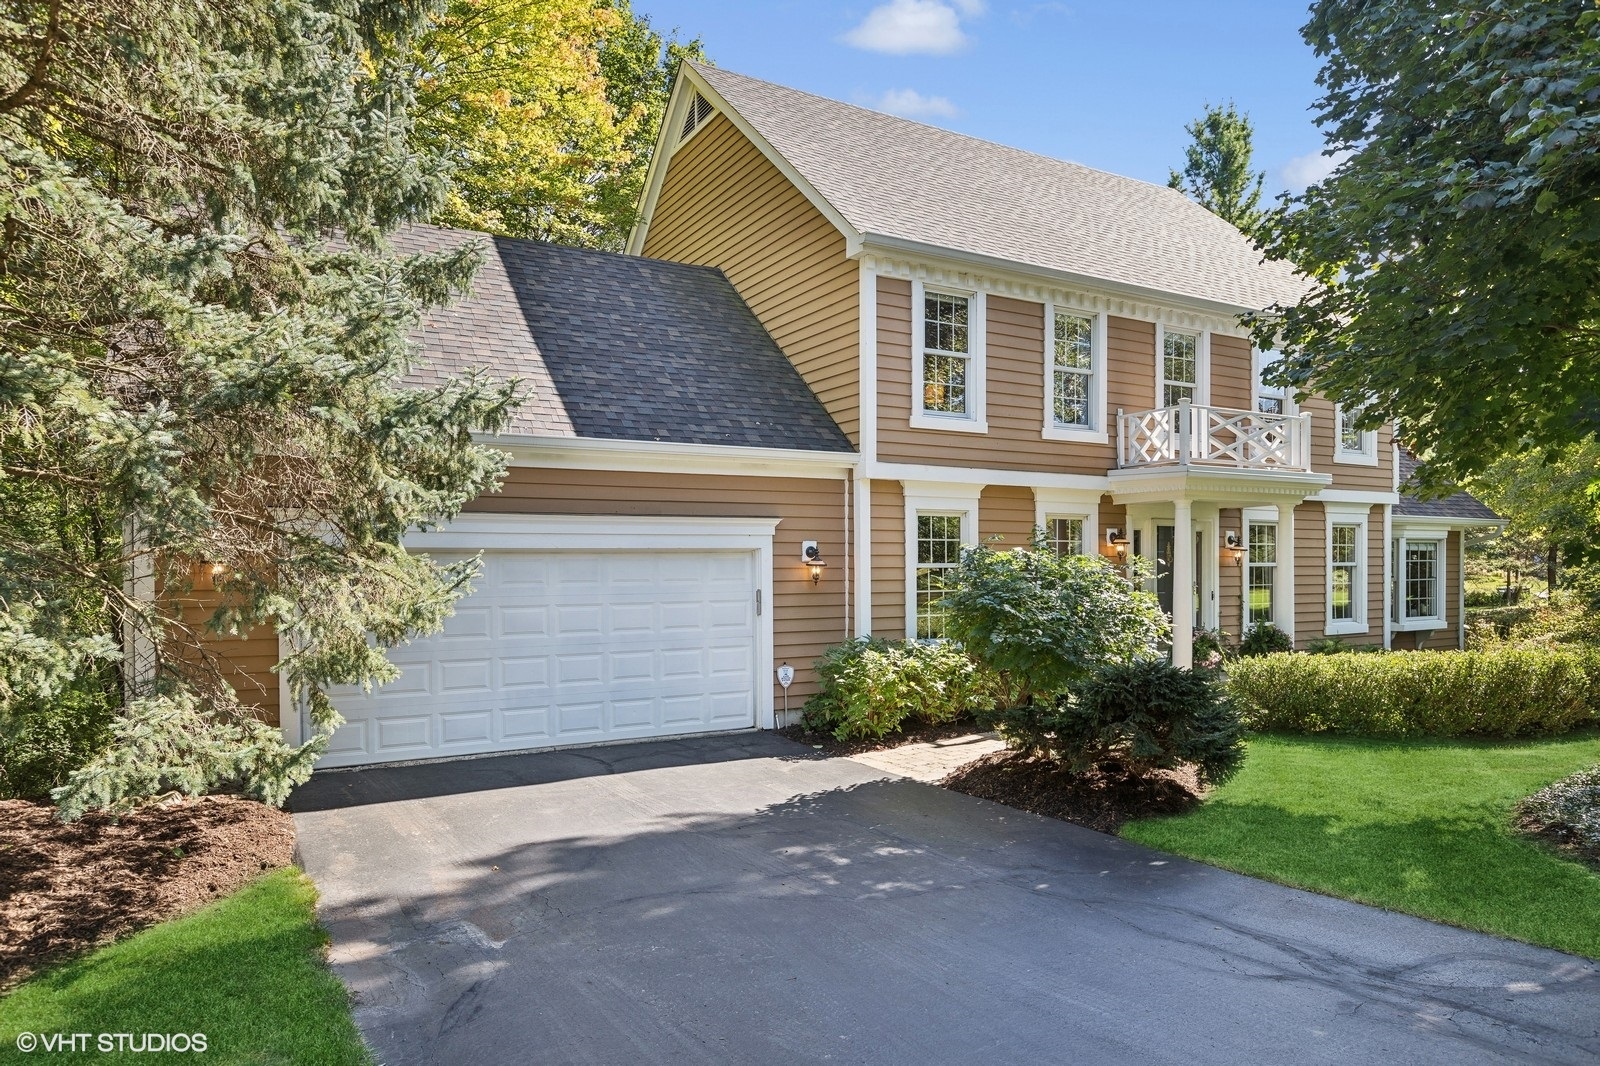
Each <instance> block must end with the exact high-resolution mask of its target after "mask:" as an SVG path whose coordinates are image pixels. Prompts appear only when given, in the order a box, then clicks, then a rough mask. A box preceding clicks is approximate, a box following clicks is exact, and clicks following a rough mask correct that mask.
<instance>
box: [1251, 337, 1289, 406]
mask: <svg viewBox="0 0 1600 1066" xmlns="http://www.w3.org/2000/svg"><path fill="white" fill-rule="evenodd" d="M1253 351H1254V352H1255V358H1254V362H1255V367H1254V370H1253V379H1254V381H1255V398H1256V404H1255V406H1256V410H1257V411H1259V412H1260V413H1262V414H1264V415H1290V414H1294V411H1293V410H1291V409H1290V408H1291V406H1292V404H1293V402H1294V401H1293V400H1292V399H1291V397H1290V396H1289V390H1288V389H1286V388H1284V387H1283V386H1282V385H1268V384H1266V382H1265V381H1264V380H1263V379H1264V378H1265V377H1266V376H1267V373H1268V372H1269V371H1271V370H1272V369H1273V368H1274V367H1276V366H1277V365H1278V363H1279V361H1280V360H1281V359H1282V354H1281V353H1279V352H1276V351H1271V350H1268V351H1262V350H1261V349H1259V348H1257V349H1253Z"/></svg>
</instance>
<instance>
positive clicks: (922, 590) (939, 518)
mask: <svg viewBox="0 0 1600 1066" xmlns="http://www.w3.org/2000/svg"><path fill="white" fill-rule="evenodd" d="M963 517H964V516H963V515H962V514H961V513H959V512H956V513H943V514H940V513H929V512H926V511H918V512H917V543H916V553H917V554H916V563H917V565H916V573H915V576H916V589H915V593H914V594H915V596H916V607H915V617H916V638H917V639H918V640H939V639H942V638H943V637H944V623H945V618H946V615H947V612H946V611H945V609H944V607H943V605H942V604H941V603H940V600H942V599H943V598H944V594H945V592H946V591H948V589H949V585H950V577H951V574H952V573H953V572H954V571H955V569H956V567H957V566H958V565H960V563H961V526H962V519H963Z"/></svg>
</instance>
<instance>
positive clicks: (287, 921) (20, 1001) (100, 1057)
mask: <svg viewBox="0 0 1600 1066" xmlns="http://www.w3.org/2000/svg"><path fill="white" fill-rule="evenodd" d="M316 898H317V894H316V889H315V888H314V887H313V886H312V884H311V881H310V880H309V879H308V878H307V877H306V876H305V875H304V874H302V873H301V872H300V871H299V870H296V869H294V868H293V867H289V868H285V869H282V870H278V871H276V872H274V873H270V874H267V875H266V876H264V877H262V878H261V879H260V880H258V881H255V882H254V883H252V884H250V885H248V886H246V887H245V888H242V889H240V890H239V891H238V892H236V893H234V894H233V895H231V896H228V897H227V898H225V899H222V900H218V901H217V902H216V903H213V904H211V905H210V906H208V907H206V908H204V909H202V910H199V911H196V912H195V913H194V914H191V915H188V916H186V917H183V918H178V919H175V920H173V921H170V922H164V923H162V924H161V925H157V926H153V927H152V928H150V929H146V930H144V931H143V932H140V933H137V934H135V935H134V936H131V937H129V938H128V939H126V940H123V941H120V942H119V943H116V944H112V945H110V946H108V947H104V948H101V949H99V950H97V951H94V952H91V953H90V954H88V955H85V956H83V957H81V958H78V959H76V960H73V961H71V962H68V963H65V964H63V965H62V966H60V967H57V968H55V969H53V970H49V971H47V972H45V973H43V974H40V975H38V976H36V977H33V978H31V979H29V980H28V981H27V982H25V983H24V984H22V985H21V986H20V987H18V988H17V989H16V990H15V991H13V992H12V993H11V994H10V995H8V996H6V997H5V998H4V999H0V1060H10V1061H23V1060H24V1056H23V1055H21V1054H17V1053H18V1052H19V1051H22V1050H26V1049H25V1048H21V1047H19V1045H18V1043H17V1036H18V1034H19V1033H34V1034H37V1033H46V1034H55V1033H91V1034H100V1033H111V1034H115V1033H129V1034H135V1039H137V1038H138V1037H137V1034H145V1033H160V1034H174V1033H184V1034H194V1033H203V1034H205V1038H206V1045H207V1046H206V1050H205V1052H203V1053H201V1054H194V1053H192V1052H191V1053H189V1054H182V1055H179V1054H171V1053H169V1054H140V1053H134V1052H126V1053H124V1054H115V1053H113V1054H103V1053H101V1052H100V1051H99V1050H98V1049H97V1048H96V1047H95V1043H96V1041H95V1039H94V1038H93V1037H91V1038H90V1040H89V1041H88V1042H87V1044H88V1046H86V1047H83V1049H82V1051H81V1053H65V1054H63V1053H59V1052H58V1053H46V1052H45V1049H44V1047H43V1046H40V1047H38V1048H37V1049H36V1050H35V1051H34V1053H33V1054H31V1055H29V1056H27V1058H28V1059H35V1058H43V1059H47V1060H48V1061H50V1062H52V1063H61V1062H95V1063H106V1062H123V1061H126V1062H152V1061H160V1062H168V1061H175V1060H178V1059H182V1060H185V1061H188V1060H193V1061H196V1062H207V1063H277V1062H282V1063H291V1062H293V1063H301V1062H306V1063H311V1062H314V1063H318V1064H319V1066H323V1064H326V1066H340V1064H350V1066H368V1064H369V1063H370V1062H371V1057H370V1056H369V1055H368V1053H367V1051H366V1048H365V1046H364V1045H363V1044H362V1042H361V1037H360V1034H359V1033H358V1032H357V1031H356V1027H355V1023H354V1022H353V1021H352V1020H351V1017H350V1005H349V996H348V994H347V993H346V992H345V988H344V986H343V985H342V984H341V983H340V982H339V979H338V978H337V977H336V976H334V974H333V972H332V971H331V970H329V969H328V967H327V964H326V962H325V956H326V949H327V943H328V937H327V934H326V933H325V932H324V931H323V929H322V927H321V926H320V925H318V924H317V917H316V910H315V904H316ZM13 1056H15V1057H14V1058H13Z"/></svg>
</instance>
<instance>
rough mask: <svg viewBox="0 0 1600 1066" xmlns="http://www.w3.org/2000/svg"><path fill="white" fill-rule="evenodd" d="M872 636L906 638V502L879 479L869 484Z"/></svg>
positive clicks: (889, 483) (894, 484) (896, 488)
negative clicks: (870, 501)
mask: <svg viewBox="0 0 1600 1066" xmlns="http://www.w3.org/2000/svg"><path fill="white" fill-rule="evenodd" d="M872 632H873V633H875V634H876V635H878V636H880V637H887V638H889V639H891V640H893V639H900V638H903V637H905V635H906V498H905V493H904V492H903V491H902V489H901V487H900V483H899V482H898V481H885V480H882V479H874V480H873V482H872Z"/></svg>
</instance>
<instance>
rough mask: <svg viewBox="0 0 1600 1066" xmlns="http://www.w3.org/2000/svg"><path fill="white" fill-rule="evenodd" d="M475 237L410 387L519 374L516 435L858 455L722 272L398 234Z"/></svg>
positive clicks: (533, 245)
mask: <svg viewBox="0 0 1600 1066" xmlns="http://www.w3.org/2000/svg"><path fill="white" fill-rule="evenodd" d="M472 241H477V242H479V243H481V244H482V245H483V252H484V262H483V267H482V268H481V269H480V270H479V271H478V274H477V277H476V278H475V279H474V282H473V287H472V293H471V295H469V296H467V297H465V298H463V299H461V300H458V301H456V302H455V303H454V304H452V305H450V306H449V307H445V308H440V309H437V310H434V311H430V312H429V313H428V314H427V315H426V316H425V318H424V320H423V323H422V327H421V329H420V331H419V338H418V339H419V340H420V342H421V345H422V358H421V359H420V360H419V362H418V365H417V367H416V369H415V370H414V371H413V372H412V374H411V376H410V379H409V380H411V381H412V382H414V383H416V384H424V385H427V384H436V383H439V382H442V381H445V380H448V379H449V378H451V377H453V376H455V375H457V374H460V373H462V372H463V371H466V370H469V369H472V368H474V367H476V368H481V369H483V370H485V371H487V372H488V373H489V374H491V375H492V376H494V377H496V378H499V379H501V380H506V379H510V378H520V379H522V380H523V382H524V383H525V387H526V390H527V391H528V393H529V396H528V399H527V400H526V401H525V402H524V403H523V404H522V405H521V407H520V408H519V410H518V411H517V412H516V416H515V419H514V421H513V424H512V426H511V430H510V432H512V433H517V434H527V435H533V436H543V437H595V438H604V439H610V440H632V441H664V442H671V443H681V444H722V445H737V446H743V447H757V448H787V449H799V450H806V451H830V452H846V451H850V450H851V446H850V441H849V439H848V438H847V437H845V435H844V433H843V431H841V430H840V429H839V427H838V425H837V424H836V423H834V421H833V419H832V418H830V417H829V415H828V413H827V411H826V410H824V409H823V406H822V403H821V401H819V400H818V399H817V398H816V396H815V395H814V394H813V393H812V392H811V390H810V388H809V387H808V386H807V385H806V383H805V381H804V380H802V379H801V377H800V374H799V372H798V371H796V370H795V369H794V366H793V365H792V364H791V363H790V362H789V360H788V358H787V357H785V356H784V354H783V351H782V350H781V349H780V348H779V347H778V345H777V343H776V342H775V341H774V340H773V339H772V337H771V336H770V335H769V334H768V333H767V331H766V329H765V328H764V327H763V326H762V325H761V323H760V322H759V321H758V320H757V319H756V317H755V314H754V313H753V312H752V311H751V310H750V308H749V307H747V306H746V305H745V303H744V301H743V300H741V299H740V298H739V294H738V293H737V292H736V291H735V290H734V288H733V285H732V284H731V283H730V282H729V281H728V279H727V278H726V277H725V276H724V275H723V274H722V272H721V271H720V270H717V269H715V268H711V267H700V266H688V265H685V264H681V263H668V262H664V261H662V260H658V259H642V258H639V257H636V256H628V255H618V254H614V253H610V252H595V251H589V250H587V249H580V248H567V247H561V246H558V245H553V244H543V243H540V242H538V241H527V240H515V239H510V238H504V237H490V236H488V235H485V234H482V233H472V232H468V231H465V230H453V229H444V228H441V227H438V226H408V227H406V228H404V229H402V230H401V231H399V232H398V233H397V234H395V236H394V244H395V247H396V249H397V250H398V251H399V252H401V253H403V254H416V253H420V252H427V251H438V250H443V249H446V248H455V247H459V246H460V245H462V244H465V243H468V242H472Z"/></svg>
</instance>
